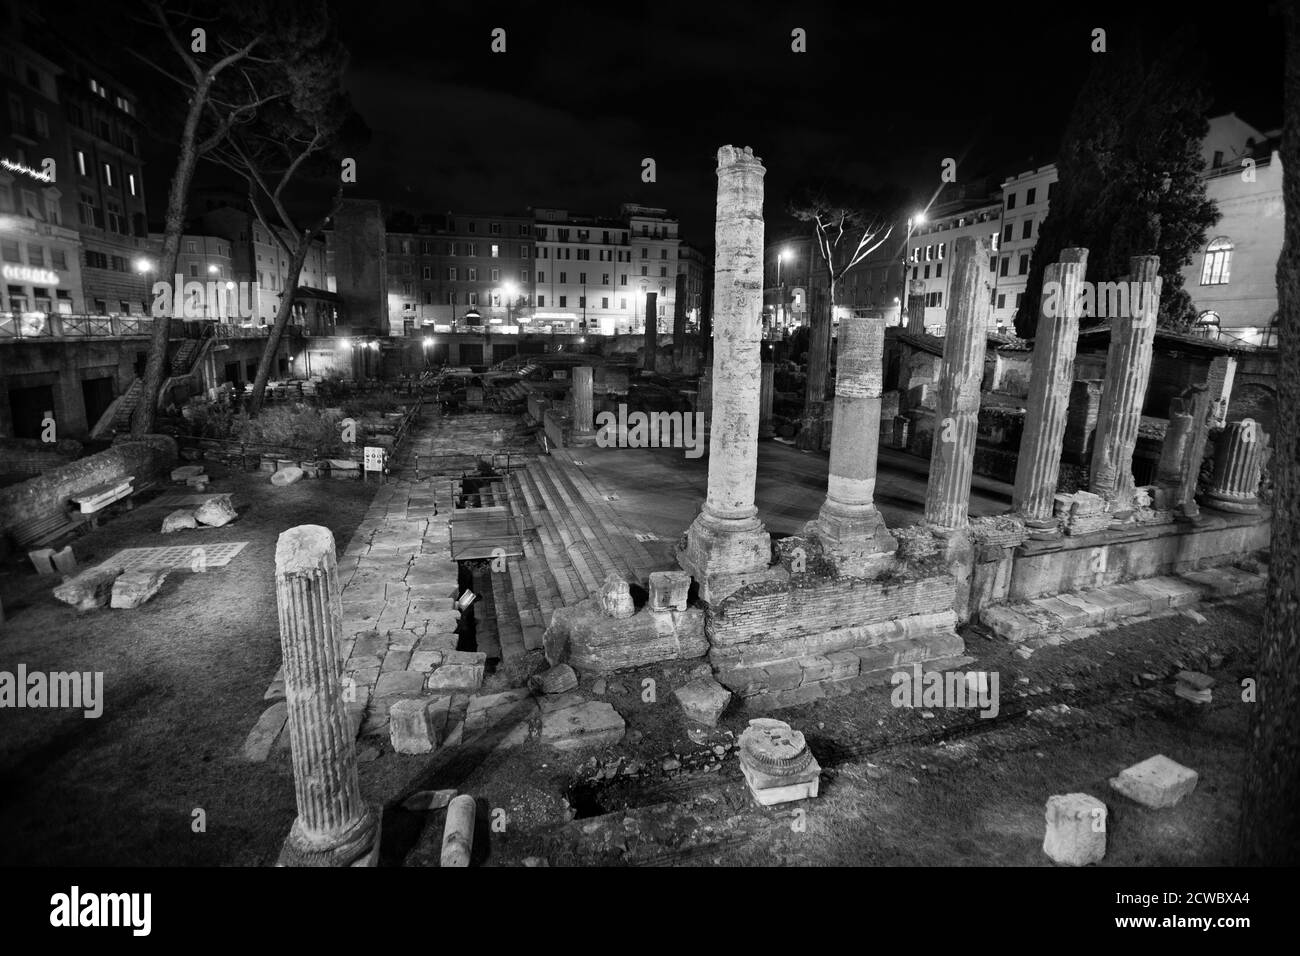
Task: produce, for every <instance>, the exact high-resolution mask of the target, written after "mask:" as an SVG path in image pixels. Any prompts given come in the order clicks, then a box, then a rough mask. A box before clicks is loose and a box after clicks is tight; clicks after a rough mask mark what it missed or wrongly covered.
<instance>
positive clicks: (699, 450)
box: [596, 404, 704, 458]
mask: <svg viewBox="0 0 1300 956" xmlns="http://www.w3.org/2000/svg"><path fill="white" fill-rule="evenodd" d="M596 428H597V431H596V444H597V445H599V446H600V447H601V448H684V449H686V457H687V458H699V457H700V456H701V455H703V454H704V413H703V412H629V411H628V410H627V405H625V404H620V405H619V406H618V413H617V414H615V413H614V412H608V411H606V412H601V413H600V414H599V415H597V416H596Z"/></svg>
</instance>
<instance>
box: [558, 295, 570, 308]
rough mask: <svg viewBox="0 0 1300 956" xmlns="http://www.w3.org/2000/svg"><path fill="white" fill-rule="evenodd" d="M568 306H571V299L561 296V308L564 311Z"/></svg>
mask: <svg viewBox="0 0 1300 956" xmlns="http://www.w3.org/2000/svg"><path fill="white" fill-rule="evenodd" d="M568 304H569V297H568V296H567V295H562V296H560V308H561V309H563V308H565V307H566V306H567V305H568Z"/></svg>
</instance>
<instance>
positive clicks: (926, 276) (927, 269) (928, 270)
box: [925, 265, 930, 279]
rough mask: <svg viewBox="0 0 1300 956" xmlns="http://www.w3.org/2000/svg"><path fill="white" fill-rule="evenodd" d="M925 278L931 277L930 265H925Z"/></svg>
mask: <svg viewBox="0 0 1300 956" xmlns="http://www.w3.org/2000/svg"><path fill="white" fill-rule="evenodd" d="M925 278H927V279H928V278H930V267H929V266H928V265H927V266H926V267H925Z"/></svg>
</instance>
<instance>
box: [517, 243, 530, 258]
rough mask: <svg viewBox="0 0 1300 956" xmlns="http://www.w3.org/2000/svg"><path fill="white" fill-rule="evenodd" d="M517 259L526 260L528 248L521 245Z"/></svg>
mask: <svg viewBox="0 0 1300 956" xmlns="http://www.w3.org/2000/svg"><path fill="white" fill-rule="evenodd" d="M519 258H520V259H527V258H528V246H527V245H522V246H520V247H519Z"/></svg>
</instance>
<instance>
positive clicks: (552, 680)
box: [528, 664, 578, 694]
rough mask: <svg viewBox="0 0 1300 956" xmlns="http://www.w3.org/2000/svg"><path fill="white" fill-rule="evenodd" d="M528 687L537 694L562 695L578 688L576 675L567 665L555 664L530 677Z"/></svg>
mask: <svg viewBox="0 0 1300 956" xmlns="http://www.w3.org/2000/svg"><path fill="white" fill-rule="evenodd" d="M528 686H529V687H531V688H532V689H533V690H534V691H536V692H537V693H539V694H563V693H566V692H568V691H571V690H573V689H574V688H576V687H577V686H578V675H577V673H576V672H575V671H574V669H573V668H572V667H570V666H569V665H568V664H556V665H555V666H554V667H552V668H550V669H549V670H545V671H543V672H542V673H540V674H534V675H533V676H532V677H530V678H529V679H528Z"/></svg>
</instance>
